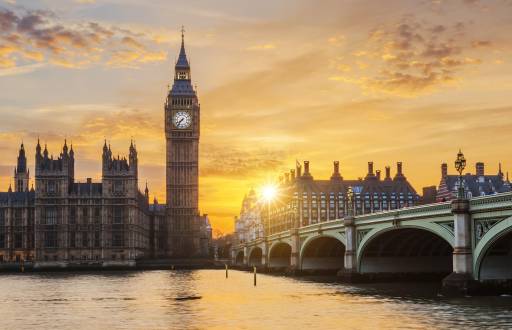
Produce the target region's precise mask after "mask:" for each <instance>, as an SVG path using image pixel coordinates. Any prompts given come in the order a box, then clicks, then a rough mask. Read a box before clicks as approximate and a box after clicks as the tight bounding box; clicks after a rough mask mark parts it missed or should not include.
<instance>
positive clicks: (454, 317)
mask: <svg viewBox="0 0 512 330" xmlns="http://www.w3.org/2000/svg"><path fill="white" fill-rule="evenodd" d="M0 292H1V294H0V304H1V306H2V308H1V309H0V320H1V328H5V329H19V328H35V327H37V328H40V329H41V328H42V329H50V328H52V329H80V328H87V329H90V328H95V329H187V328H214V329H215V328H217V329H227V328H247V329H254V328H271V329H280V328H281V329H289V328H296V329H298V328H301V329H302V328H306V327H307V328H310V329H331V328H333V329H334V328H345V329H350V328H352V329H362V328H366V329H370V328H371V329H375V328H384V329H386V328H387V329H395V328H411V329H422V328H481V327H486V328H489V327H495V328H510V327H512V316H511V315H510V314H511V313H510V312H511V310H512V297H472V298H470V297H468V298H457V299H452V298H446V297H442V296H440V295H438V292H439V287H438V286H437V284H431V283H419V284H418V283H401V284H372V285H369V284H364V285H357V286H351V285H341V284H337V283H332V282H329V281H326V282H318V278H315V279H311V278H309V279H290V278H286V277H278V276H266V275H259V278H258V286H257V287H254V286H253V282H252V274H250V273H244V272H237V271H231V272H230V276H229V279H225V273H224V271H222V270H219V271H215V270H200V271H147V272H102V273H51V274H44V273H41V274H24V275H1V276H0ZM187 297H188V298H190V297H195V298H198V299H193V300H187V299H185V300H183V299H181V298H187ZM199 298H200V299H199Z"/></svg>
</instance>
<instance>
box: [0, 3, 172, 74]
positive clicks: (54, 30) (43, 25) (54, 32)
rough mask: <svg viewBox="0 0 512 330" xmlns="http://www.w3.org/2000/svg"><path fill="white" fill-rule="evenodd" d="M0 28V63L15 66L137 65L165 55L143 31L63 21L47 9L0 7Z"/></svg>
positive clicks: (155, 60) (0, 64) (157, 59)
mask: <svg viewBox="0 0 512 330" xmlns="http://www.w3.org/2000/svg"><path fill="white" fill-rule="evenodd" d="M0 28H1V30H0V43H2V46H1V47H0V66H1V67H13V66H17V65H19V64H20V63H21V62H22V59H24V60H25V61H29V63H28V64H30V62H32V63H33V62H44V61H46V62H47V63H49V64H52V65H57V66H62V67H66V68H82V67H84V66H87V65H90V64H94V63H99V64H105V65H108V66H115V67H137V65H138V64H141V63H149V62H160V61H164V60H166V58H167V53H166V52H165V51H163V50H159V49H156V48H157V43H156V42H155V41H154V40H153V39H154V38H153V37H151V36H146V35H145V34H144V33H140V32H133V31H131V30H128V29H124V28H119V27H115V26H112V27H106V26H103V25H101V24H99V23H96V22H86V23H83V22H78V23H75V24H69V23H63V22H62V21H60V20H59V18H58V17H57V16H56V15H55V14H54V13H53V12H49V11H22V10H18V11H16V12H15V11H11V10H8V9H0ZM23 64H24V65H26V64H27V63H23Z"/></svg>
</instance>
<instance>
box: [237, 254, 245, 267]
mask: <svg viewBox="0 0 512 330" xmlns="http://www.w3.org/2000/svg"><path fill="white" fill-rule="evenodd" d="M243 264H244V251H238V253H237V254H236V257H235V265H243Z"/></svg>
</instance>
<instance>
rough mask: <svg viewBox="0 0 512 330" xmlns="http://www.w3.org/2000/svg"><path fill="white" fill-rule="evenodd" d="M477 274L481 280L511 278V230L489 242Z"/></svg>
mask: <svg viewBox="0 0 512 330" xmlns="http://www.w3.org/2000/svg"><path fill="white" fill-rule="evenodd" d="M479 275H480V279H481V280H499V279H512V230H511V231H508V233H506V234H504V235H503V236H501V237H499V238H497V239H496V240H495V241H494V242H492V243H491V244H490V246H489V248H488V249H487V251H486V253H485V255H484V257H483V258H482V262H481V264H480V274H479Z"/></svg>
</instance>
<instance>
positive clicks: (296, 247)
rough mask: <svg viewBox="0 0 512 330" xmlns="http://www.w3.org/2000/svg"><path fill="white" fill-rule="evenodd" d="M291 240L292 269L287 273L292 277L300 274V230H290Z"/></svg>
mask: <svg viewBox="0 0 512 330" xmlns="http://www.w3.org/2000/svg"><path fill="white" fill-rule="evenodd" d="M290 234H291V236H290V239H291V246H292V251H291V254H290V267H288V269H287V271H286V273H287V274H290V275H295V274H298V273H299V272H300V237H299V230H298V229H297V228H293V229H291V230H290Z"/></svg>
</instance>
